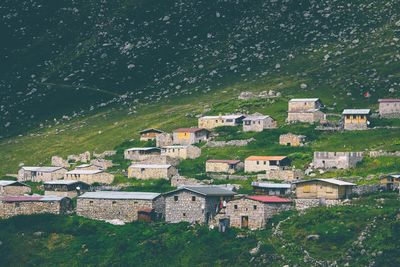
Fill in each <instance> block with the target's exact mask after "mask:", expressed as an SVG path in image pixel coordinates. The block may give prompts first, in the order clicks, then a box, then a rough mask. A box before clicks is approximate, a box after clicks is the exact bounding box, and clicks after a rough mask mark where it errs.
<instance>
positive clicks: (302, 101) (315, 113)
mask: <svg viewBox="0 0 400 267" xmlns="http://www.w3.org/2000/svg"><path fill="white" fill-rule="evenodd" d="M322 107H323V105H322V102H321V100H320V99H319V98H295V99H291V100H290V101H289V107H288V118H287V121H288V122H307V123H314V122H320V121H322V120H325V114H324V113H323V112H322V111H320V109H321V108H322Z"/></svg>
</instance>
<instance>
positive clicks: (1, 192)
mask: <svg viewBox="0 0 400 267" xmlns="http://www.w3.org/2000/svg"><path fill="white" fill-rule="evenodd" d="M30 193H31V187H30V186H29V185H27V184H24V183H21V182H17V181H8V180H0V196H22V195H25V194H30Z"/></svg>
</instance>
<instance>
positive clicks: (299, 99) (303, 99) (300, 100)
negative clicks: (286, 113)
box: [289, 98, 319, 102]
mask: <svg viewBox="0 0 400 267" xmlns="http://www.w3.org/2000/svg"><path fill="white" fill-rule="evenodd" d="M317 101H319V98H292V99H290V100H289V102H317Z"/></svg>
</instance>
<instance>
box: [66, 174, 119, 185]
mask: <svg viewBox="0 0 400 267" xmlns="http://www.w3.org/2000/svg"><path fill="white" fill-rule="evenodd" d="M65 180H75V181H81V182H85V183H87V184H93V183H100V184H111V183H112V182H113V181H114V175H112V174H110V173H106V172H101V173H96V174H79V176H78V175H75V174H66V175H65Z"/></svg>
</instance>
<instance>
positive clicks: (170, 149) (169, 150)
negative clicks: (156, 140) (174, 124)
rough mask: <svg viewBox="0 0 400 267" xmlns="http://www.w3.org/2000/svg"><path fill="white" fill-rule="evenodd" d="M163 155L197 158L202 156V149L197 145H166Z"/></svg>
mask: <svg viewBox="0 0 400 267" xmlns="http://www.w3.org/2000/svg"><path fill="white" fill-rule="evenodd" d="M161 155H164V156H168V157H171V158H176V159H196V158H198V157H200V156H201V149H200V148H199V147H197V146H179V145H174V146H164V147H162V148H161Z"/></svg>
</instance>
